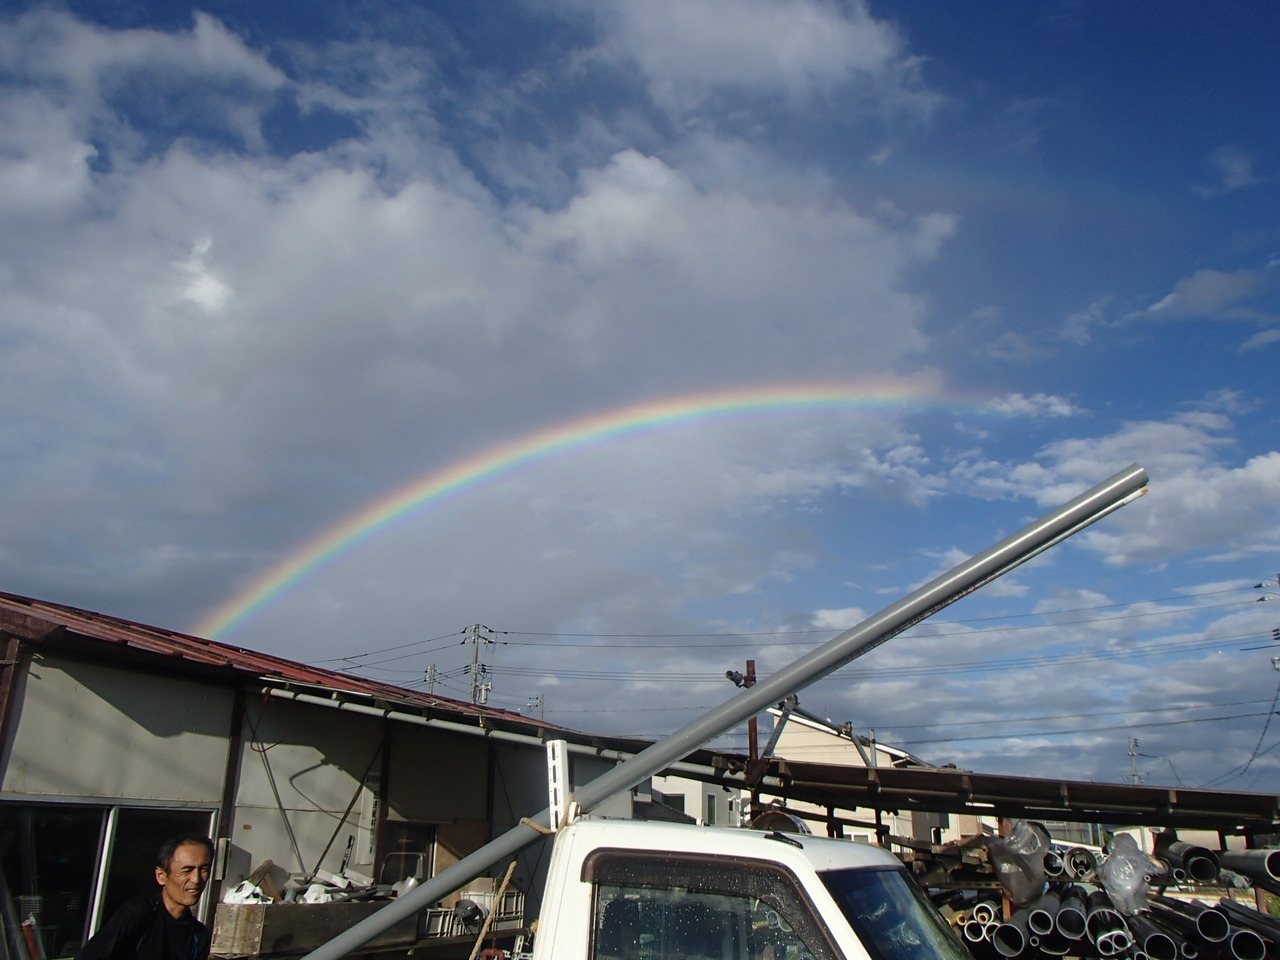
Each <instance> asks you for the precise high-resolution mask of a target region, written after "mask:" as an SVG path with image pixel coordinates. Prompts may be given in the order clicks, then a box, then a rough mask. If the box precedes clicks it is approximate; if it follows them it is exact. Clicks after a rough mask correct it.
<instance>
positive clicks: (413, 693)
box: [0, 593, 564, 731]
mask: <svg viewBox="0 0 1280 960" xmlns="http://www.w3.org/2000/svg"><path fill="white" fill-rule="evenodd" d="M0 630H3V631H5V632H7V633H10V634H13V635H15V636H18V637H21V638H23V639H25V640H32V641H36V642H41V641H49V640H55V639H57V640H62V641H64V642H71V643H75V642H76V640H77V638H83V639H85V640H89V641H97V642H99V643H106V644H109V645H111V646H114V647H116V648H119V649H120V651H121V652H122V653H127V652H132V653H135V654H137V655H141V656H144V657H170V658H175V659H177V660H180V661H183V663H184V665H185V666H187V667H189V668H190V669H192V670H195V671H201V670H203V671H214V672H218V671H225V672H228V673H231V674H243V675H245V676H246V677H253V678H261V679H264V680H267V681H268V682H270V683H273V684H278V685H281V686H290V685H296V686H302V687H308V688H313V689H318V690H321V691H330V692H332V693H333V694H335V695H339V694H354V695H359V696H364V697H369V698H372V699H374V700H379V701H385V702H387V703H390V704H395V705H397V706H400V707H408V708H418V709H430V710H443V711H447V712H450V713H454V714H462V715H466V716H471V717H475V718H485V719H487V720H494V721H506V722H509V723H515V724H518V725H520V726H530V725H531V726H535V727H538V728H540V729H545V730H548V731H560V730H564V728H561V727H557V726H555V725H554V724H546V723H542V722H540V721H537V720H534V719H531V718H529V717H526V716H523V715H522V714H519V713H515V712H514V711H511V710H501V709H498V708H495V707H487V706H479V705H477V704H472V703H467V702H465V701H461V700H453V699H450V698H448V697H440V696H436V695H434V694H428V693H425V692H422V691H418V690H410V689H407V688H405V687H398V686H395V685H394V684H389V683H382V682H380V681H378V680H371V679H368V678H366V677H359V676H356V675H354V674H350V673H340V672H338V671H335V670H325V669H323V668H321V667H312V666H308V665H307V664H304V663H299V662H297V661H295V660H286V659H285V658H283V657H275V656H272V655H270V654H266V653H259V652H257V651H255V650H246V649H245V648H243V647H233V646H230V645H228V644H225V643H219V642H217V641H216V640H205V639H203V638H201V637H194V636H190V635H188V634H185V633H176V632H174V631H172V630H163V629H161V628H159V627H151V626H147V625H146V624H141V623H134V622H133V621H131V620H122V619H119V618H118V617H109V616H106V615H105V614H101V613H91V612H90V611H87V610H80V609H77V608H75V607H68V606H63V605H62V604H57V603H49V602H47V601H44V600H33V599H32V598H30V597H21V596H17V595H15V594H10V593H0Z"/></svg>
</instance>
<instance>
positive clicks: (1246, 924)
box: [951, 841, 1280, 960]
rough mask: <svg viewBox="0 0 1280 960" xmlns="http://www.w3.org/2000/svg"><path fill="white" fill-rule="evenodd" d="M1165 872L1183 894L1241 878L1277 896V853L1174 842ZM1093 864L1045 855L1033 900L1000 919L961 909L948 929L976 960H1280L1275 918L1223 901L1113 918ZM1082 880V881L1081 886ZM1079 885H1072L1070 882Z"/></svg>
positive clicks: (1149, 907) (992, 905)
mask: <svg viewBox="0 0 1280 960" xmlns="http://www.w3.org/2000/svg"><path fill="white" fill-rule="evenodd" d="M1157 859H1158V860H1159V861H1161V863H1160V864H1159V866H1161V867H1164V868H1165V872H1164V873H1161V874H1159V875H1157V877H1155V878H1153V879H1154V880H1155V882H1156V883H1157V884H1160V883H1161V882H1162V881H1163V883H1172V882H1173V878H1174V877H1175V876H1176V877H1180V878H1182V882H1183V884H1184V885H1187V886H1194V885H1201V886H1203V885H1208V884H1211V883H1216V882H1222V881H1226V880H1227V879H1228V875H1229V873H1232V872H1234V873H1238V874H1240V875H1242V876H1245V877H1248V878H1249V879H1250V880H1251V881H1252V882H1253V883H1254V884H1255V885H1257V886H1259V887H1261V888H1264V889H1269V890H1270V889H1272V888H1274V890H1275V892H1277V893H1280V850H1251V851H1244V852H1239V853H1235V852H1231V853H1228V852H1222V853H1217V852H1214V851H1209V850H1206V849H1204V848H1202V847H1195V846H1193V845H1191V844H1183V843H1180V842H1177V841H1174V842H1173V843H1169V844H1167V845H1165V846H1164V847H1162V848H1160V849H1158V850H1157ZM1098 866H1099V858H1098V857H1097V856H1096V855H1095V854H1094V853H1093V851H1091V850H1089V849H1087V848H1083V847H1081V848H1074V849H1072V850H1067V851H1065V852H1055V853H1054V854H1052V855H1046V863H1045V873H1046V877H1047V878H1048V881H1049V882H1048V883H1047V885H1046V888H1045V890H1044V892H1043V894H1042V895H1041V896H1039V897H1038V898H1037V899H1036V900H1034V901H1033V902H1031V903H1027V904H1022V905H1020V906H1019V908H1018V909H1017V910H1014V911H1013V912H1012V914H1011V915H1010V916H1009V917H1008V918H1007V919H1002V917H1003V908H1002V906H1001V902H1000V901H998V900H997V899H996V898H995V897H990V898H988V899H982V898H981V897H980V898H978V899H971V900H968V901H965V902H964V903H962V904H959V905H958V906H957V908H956V909H955V910H954V911H953V913H952V918H951V919H952V923H953V924H954V925H955V926H956V928H957V929H958V931H959V932H960V934H961V936H962V938H963V940H964V941H965V942H966V944H967V945H968V947H969V949H970V951H971V952H972V953H973V954H974V955H975V956H978V957H982V958H984V960H998V958H1014V957H1017V958H1019V960H1037V958H1049V960H1053V958H1057V957H1077V958H1085V960H1197V958H1201V957H1203V958H1204V960H1209V958H1213V960H1267V957H1268V956H1270V957H1272V958H1277V957H1280V917H1271V916H1269V915H1267V914H1265V913H1262V912H1260V911H1258V910H1255V909H1253V908H1252V907H1249V906H1246V905H1244V904H1242V903H1239V902H1236V901H1233V900H1231V899H1230V898H1228V897H1223V898H1221V899H1220V900H1218V901H1217V902H1216V903H1204V902H1201V901H1199V900H1187V899H1179V898H1175V897H1170V896H1166V895H1163V894H1156V893H1148V894H1147V895H1146V897H1145V898H1144V900H1145V903H1146V907H1145V908H1144V909H1138V910H1131V911H1127V912H1126V911H1121V910H1120V909H1118V908H1117V907H1116V906H1115V904H1114V903H1113V902H1112V899H1111V897H1109V896H1108V895H1107V892H1106V891H1105V890H1104V889H1103V888H1102V887H1101V886H1100V885H1098V884H1094V883H1090V882H1088V881H1089V880H1092V879H1094V877H1095V872H1096V871H1097V868H1098ZM1086 878H1087V879H1086ZM1076 880H1079V881H1080V882H1075V881H1076Z"/></svg>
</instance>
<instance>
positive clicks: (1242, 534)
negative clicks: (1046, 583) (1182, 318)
mask: <svg viewBox="0 0 1280 960" xmlns="http://www.w3.org/2000/svg"><path fill="white" fill-rule="evenodd" d="M1232 430H1233V424H1232V422H1231V420H1229V419H1228V418H1227V417H1226V416H1225V415H1223V414H1221V413H1214V412H1211V411H1210V410H1202V411H1188V412H1186V413H1182V414H1179V415H1176V416H1174V417H1172V418H1170V419H1168V420H1164V421H1143V422H1133V423H1128V424H1125V425H1124V426H1123V427H1122V428H1121V429H1120V430H1118V431H1116V432H1114V433H1112V434H1110V435H1107V436H1102V437H1094V438H1077V439H1068V440H1060V441H1056V442H1053V443H1050V444H1048V445H1047V446H1045V447H1044V448H1043V449H1042V450H1041V451H1040V453H1039V455H1038V456H1037V460H1036V462H1034V463H1022V464H1013V465H1010V464H999V463H995V462H976V463H975V462H965V463H961V464H958V465H957V466H956V467H955V468H954V469H953V471H952V478H953V480H954V481H956V482H958V483H962V484H964V485H966V486H967V487H968V488H969V489H971V490H972V491H973V492H974V493H976V494H978V495H985V496H1008V495H1011V494H1019V495H1023V496H1028V497H1031V498H1033V499H1035V500H1036V501H1037V502H1039V503H1040V504H1042V505H1045V506H1054V505H1057V504H1059V503H1065V502H1066V501H1067V500H1068V499H1070V498H1071V497H1073V496H1075V495H1076V494H1077V493H1079V492H1081V491H1082V490H1084V489H1086V488H1087V487H1089V486H1091V485H1092V484H1094V483H1097V482H1098V481H1100V480H1102V479H1104V478H1105V477H1108V476H1110V475H1111V474H1113V473H1115V472H1116V471H1118V470H1120V469H1122V468H1124V467H1125V466H1127V465H1128V464H1130V463H1133V462H1137V463H1139V464H1141V465H1142V466H1144V467H1145V468H1146V470H1147V472H1148V474H1149V476H1150V477H1151V490H1150V492H1149V493H1148V494H1147V495H1146V496H1145V497H1143V498H1142V499H1141V500H1139V501H1138V502H1137V503H1135V504H1132V505H1130V506H1128V507H1126V508H1125V509H1124V510H1122V511H1120V512H1119V513H1118V514H1116V515H1115V516H1114V517H1112V518H1110V519H1109V520H1108V521H1107V523H1106V525H1105V527H1100V528H1095V529H1093V530H1091V531H1087V532H1085V533H1083V534H1081V535H1080V536H1078V537H1077V538H1076V541H1077V542H1079V543H1080V544H1083V545H1084V546H1086V547H1088V548H1089V549H1091V550H1094V551H1096V552H1098V553H1100V554H1102V555H1103V556H1105V557H1106V559H1107V562H1108V563H1111V564H1115V565H1129V564H1135V563H1160V562H1164V561H1167V560H1169V559H1171V558H1173V557H1177V556H1180V555H1186V554H1195V553H1199V554H1201V555H1203V553H1204V552H1205V551H1207V550H1209V551H1216V550H1218V549H1219V546H1220V545H1221V544H1223V543H1231V544H1232V545H1233V550H1232V551H1231V553H1230V555H1231V556H1247V555H1250V554H1254V553H1262V552H1266V551H1270V550H1275V549H1276V548H1277V547H1278V546H1280V453H1268V454H1263V455H1260V456H1255V457H1252V458H1250V459H1248V460H1247V461H1245V462H1244V463H1241V464H1238V465H1232V464H1231V463H1229V462H1228V461H1227V460H1226V456H1227V455H1228V454H1229V453H1230V452H1231V451H1232V449H1233V448H1234V447H1235V441H1234V440H1233V438H1232V436H1231V432H1232ZM1227 556H1228V554H1223V553H1220V552H1219V553H1218V554H1217V555H1216V556H1215V559H1219V560H1221V559H1226V558H1227Z"/></svg>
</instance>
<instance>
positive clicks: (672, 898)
mask: <svg viewBox="0 0 1280 960" xmlns="http://www.w3.org/2000/svg"><path fill="white" fill-rule="evenodd" d="M533 956H534V958H535V960H553V958H554V960H838V958H845V960H970V956H969V954H968V951H966V950H965V949H964V947H963V946H962V945H961V944H960V942H959V941H958V940H957V939H956V937H955V935H954V934H953V933H952V931H951V929H950V928H949V927H948V926H947V925H946V923H944V922H943V920H942V918H941V917H940V916H939V915H938V913H937V912H936V911H935V910H934V908H933V906H932V905H931V904H930V903H929V900H928V898H927V897H926V896H925V895H924V894H923V892H922V891H921V890H920V889H919V888H918V887H917V886H916V885H915V883H914V882H913V881H912V880H911V878H910V877H909V876H908V875H907V873H906V871H905V870H904V869H903V867H902V864H901V863H900V862H899V861H898V860H897V858H895V857H894V856H893V855H892V854H890V853H888V852H887V851H885V850H882V849H880V848H878V847H871V846H867V845H865V844H860V843H853V842H850V841H846V840H832V839H826V838H819V837H814V836H809V835H803V834H789V833H788V834H784V833H779V832H776V831H774V832H771V833H766V832H763V831H757V830H739V829H731V828H717V827H694V826H684V825H679V824H667V823H646V822H640V821H628V820H592V819H583V820H578V821H576V822H574V823H571V824H570V825H568V826H566V827H563V828H561V830H560V831H559V832H558V833H557V836H556V840H555V845H554V849H553V852H552V857H551V863H550V865H549V869H548V875H547V886H546V893H545V896H544V899H543V905H542V914H541V916H540V917H539V920H538V929H537V936H536V938H535V941H534V949H533Z"/></svg>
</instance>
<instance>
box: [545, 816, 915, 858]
mask: <svg viewBox="0 0 1280 960" xmlns="http://www.w3.org/2000/svg"><path fill="white" fill-rule="evenodd" d="M567 829H569V830H571V831H572V832H573V833H575V834H576V835H577V839H578V840H580V841H582V842H583V843H585V844H587V845H588V846H592V847H595V846H599V847H618V848H623V849H631V848H638V849H647V850H671V851H673V852H677V851H678V852H681V853H707V854H714V855H721V856H735V857H755V858H759V859H766V860H776V861H778V862H781V863H786V864H791V865H793V866H799V865H801V864H808V866H809V867H810V868H811V869H813V870H844V869H849V868H861V867H897V868H901V867H902V861H900V860H899V859H898V858H897V857H895V856H894V855H893V854H891V853H890V852H889V851H888V850H885V849H883V848H882V847H873V846H871V845H869V844H866V843H856V842H854V841H851V840H836V839H833V838H830V837H815V836H812V835H810V834H802V833H786V834H780V833H778V832H777V831H765V830H749V829H746V828H740V827H699V826H692V825H689V824H681V823H663V822H654V821H648V820H609V819H603V818H592V817H586V818H582V819H580V820H576V821H575V822H574V823H573V824H571V825H570V826H569V827H568V828H567Z"/></svg>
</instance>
